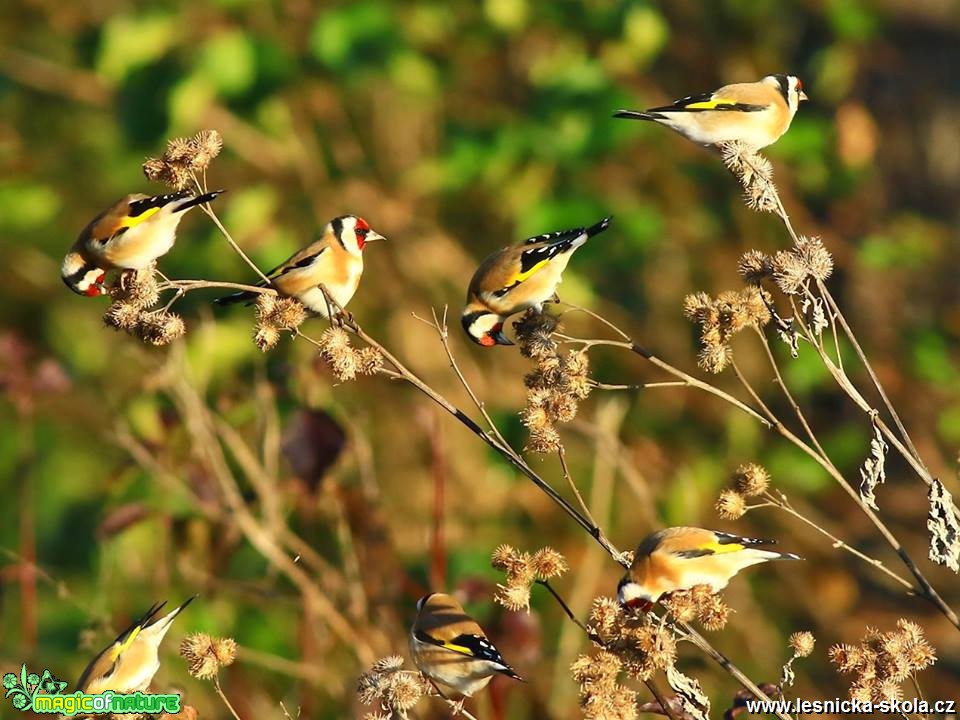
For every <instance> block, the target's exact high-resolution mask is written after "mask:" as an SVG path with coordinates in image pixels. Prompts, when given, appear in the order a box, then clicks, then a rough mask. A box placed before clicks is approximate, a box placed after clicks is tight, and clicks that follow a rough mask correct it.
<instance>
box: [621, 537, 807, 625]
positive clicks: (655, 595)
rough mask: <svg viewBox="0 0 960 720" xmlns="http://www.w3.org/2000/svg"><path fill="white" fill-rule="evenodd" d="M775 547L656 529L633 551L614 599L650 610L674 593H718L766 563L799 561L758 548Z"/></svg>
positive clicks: (750, 540)
mask: <svg viewBox="0 0 960 720" xmlns="http://www.w3.org/2000/svg"><path fill="white" fill-rule="evenodd" d="M775 542H776V541H775V540H758V539H756V538H744V537H738V536H737V535H731V534H730V533H723V532H715V531H713V530H704V529H702V528H694V527H672V528H667V529H666V530H660V531H659V532H655V533H653V534H652V535H648V536H647V537H646V538H644V540H643V541H642V542H641V543H640V545H639V546H637V550H636V553H634V556H633V563H632V564H631V565H630V569H629V570H628V571H627V573H626V575H624V576H623V579H622V580H621V581H620V584H619V585H618V586H617V598H618V599H619V600H620V602H621V603H622V604H623V605H626V606H628V607H640V608H641V609H643V610H649V609H650V608H651V607H652V606H653V604H654V603H656V602H657V601H658V600H659V599H660V597H661V596H663V595H666V594H669V593H671V592H673V591H675V590H689V589H690V588H692V587H694V586H695V585H709V586H710V588H711V589H712V590H713V591H714V592H719V591H720V590H722V589H723V588H725V587H726V586H727V583H728V582H730V578H732V577H733V576H734V575H736V574H737V573H738V572H740V571H741V570H743V569H744V568H746V567H750V566H751V565H756V564H758V563H762V562H766V561H768V560H800V559H801V558H800V556H799V555H794V554H793V553H779V552H774V551H772V550H763V549H761V548H758V547H756V546H757V545H769V544H773V543H775Z"/></svg>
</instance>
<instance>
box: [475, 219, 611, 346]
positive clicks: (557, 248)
mask: <svg viewBox="0 0 960 720" xmlns="http://www.w3.org/2000/svg"><path fill="white" fill-rule="evenodd" d="M611 220H612V218H609V217H607V218H604V219H603V220H601V221H600V222H598V223H597V224H596V225H592V226H590V227H588V228H582V227H580V228H574V229H572V230H559V231H557V232H552V233H546V234H545V235H535V236H533V237H532V238H528V239H526V240H524V241H523V242H522V243H520V244H519V245H508V246H507V247H505V248H502V249H500V250H497V251H496V252H495V253H493V254H492V255H490V256H489V257H487V259H486V260H484V261H483V262H482V263H480V267H478V268H477V271H476V272H475V273H474V275H473V279H472V280H471V281H470V287H469V289H468V290H467V302H466V306H465V307H464V308H463V314H462V315H461V317H460V322H461V323H462V324H463V329H464V330H465V331H466V332H467V335H469V336H470V338H471V339H472V340H473V341H474V342H475V343H478V344H479V345H483V346H484V347H492V346H494V345H513V342H512V341H511V340H510V339H509V338H508V337H507V336H506V335H504V334H503V323H504V321H505V320H506V319H507V318H508V317H509V316H510V315H513V314H515V313H518V312H523V311H524V310H526V309H528V308H536V310H537V311H538V312H539V311H542V310H543V303H545V302H547V301H548V300H551V299H553V300H556V292H557V286H558V285H559V284H560V281H561V280H562V279H563V271H564V270H565V269H566V267H567V263H568V262H569V261H570V256H571V255H573V253H574V251H575V250H576V249H577V248H578V247H580V246H581V245H583V244H584V243H585V242H586V241H587V240H588V239H589V238H591V237H593V236H594V235H596V234H598V233H601V232H603V231H604V230H606V229H607V227H609V225H610V221H611Z"/></svg>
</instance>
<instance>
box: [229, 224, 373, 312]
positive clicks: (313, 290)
mask: <svg viewBox="0 0 960 720" xmlns="http://www.w3.org/2000/svg"><path fill="white" fill-rule="evenodd" d="M385 239H386V238H384V237H383V235H381V234H379V233H377V232H374V231H373V230H371V229H370V225H369V224H368V223H367V221H366V220H364V219H363V218H360V217H356V216H354V215H342V216H340V217H337V218H334V219H333V220H331V221H330V222H329V223H327V225H326V227H324V229H323V235H322V237H321V238H320V239H319V240H317V241H316V242H313V243H310V244H309V245H307V246H306V247H305V248H303V249H302V250H299V251H297V252H296V253H294V254H293V255H291V256H290V257H288V258H287V259H286V260H284V261H283V262H282V263H280V264H279V265H278V266H277V267H275V268H274V269H273V270H271V271H270V272H268V273H267V277H268V278H269V279H270V287H272V288H273V289H274V290H276V291H277V292H278V293H279V294H280V295H283V296H285V297H292V298H296V299H297V300H299V301H300V302H301V303H303V305H304V306H305V307H306V308H307V309H308V310H310V311H312V312H314V313H316V314H317V315H320V316H322V317H327V315H328V313H327V299H326V298H325V297H324V295H323V291H322V290H321V289H320V286H321V285H323V286H324V287H325V288H326V289H327V292H329V293H330V296H331V297H332V298H333V300H335V301H336V303H337V304H338V305H339V306H340V307H341V308H345V307H346V306H347V303H348V302H350V299H351V298H352V297H353V294H354V293H355V292H356V291H357V285H359V284H360V276H361V275H362V274H363V248H364V246H365V245H366V244H367V243H368V242H372V241H374V240H385ZM257 285H259V286H261V287H263V286H264V285H265V283H264V282H263V281H260V282H259V283H257ZM256 298H257V293H254V292H251V291H243V292H238V293H233V294H232V295H227V296H225V297H221V298H217V300H215V301H214V302H216V303H217V304H218V305H231V304H233V303H238V302H246V303H251V302H253V301H254V300H256Z"/></svg>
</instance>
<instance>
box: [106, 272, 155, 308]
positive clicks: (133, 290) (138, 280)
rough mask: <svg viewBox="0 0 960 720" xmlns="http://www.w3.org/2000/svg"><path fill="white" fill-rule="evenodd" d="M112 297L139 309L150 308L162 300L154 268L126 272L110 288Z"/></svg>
mask: <svg viewBox="0 0 960 720" xmlns="http://www.w3.org/2000/svg"><path fill="white" fill-rule="evenodd" d="M109 292H110V297H112V298H113V299H114V300H122V301H125V302H128V303H130V304H131V305H134V306H135V307H138V308H148V307H152V306H154V305H156V304H157V300H159V299H160V288H159V286H158V285H157V280H156V277H154V270H153V266H152V265H151V266H150V267H148V268H144V269H143V270H124V271H123V272H122V273H120V275H119V276H117V280H116V282H114V283H113V285H112V286H111V287H110V290H109Z"/></svg>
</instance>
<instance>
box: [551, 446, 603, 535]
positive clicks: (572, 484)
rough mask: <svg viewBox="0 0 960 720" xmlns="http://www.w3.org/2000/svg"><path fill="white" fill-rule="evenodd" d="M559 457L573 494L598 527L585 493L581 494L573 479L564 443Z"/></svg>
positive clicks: (588, 518)
mask: <svg viewBox="0 0 960 720" xmlns="http://www.w3.org/2000/svg"><path fill="white" fill-rule="evenodd" d="M557 457H559V458H560V467H561V469H562V470H563V477H564V478H565V479H566V481H567V484H568V485H569V486H570V489H571V490H573V494H574V495H576V497H577V502H579V503H580V508H581V509H582V510H583V514H584V516H585V517H586V518H587V520H589V521H590V524H591V525H593V526H594V527H598V525H597V521H596V520H594V519H593V515H592V514H591V513H590V508H589V507H587V503H586V502H584V500H583V495H581V494H580V489H579V488H578V487H577V484H576V483H575V482H574V481H573V476H572V475H571V474H570V468H569V467H568V466H567V451H566V450H564V448H563V445H561V446H560V449H559V450H557Z"/></svg>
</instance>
